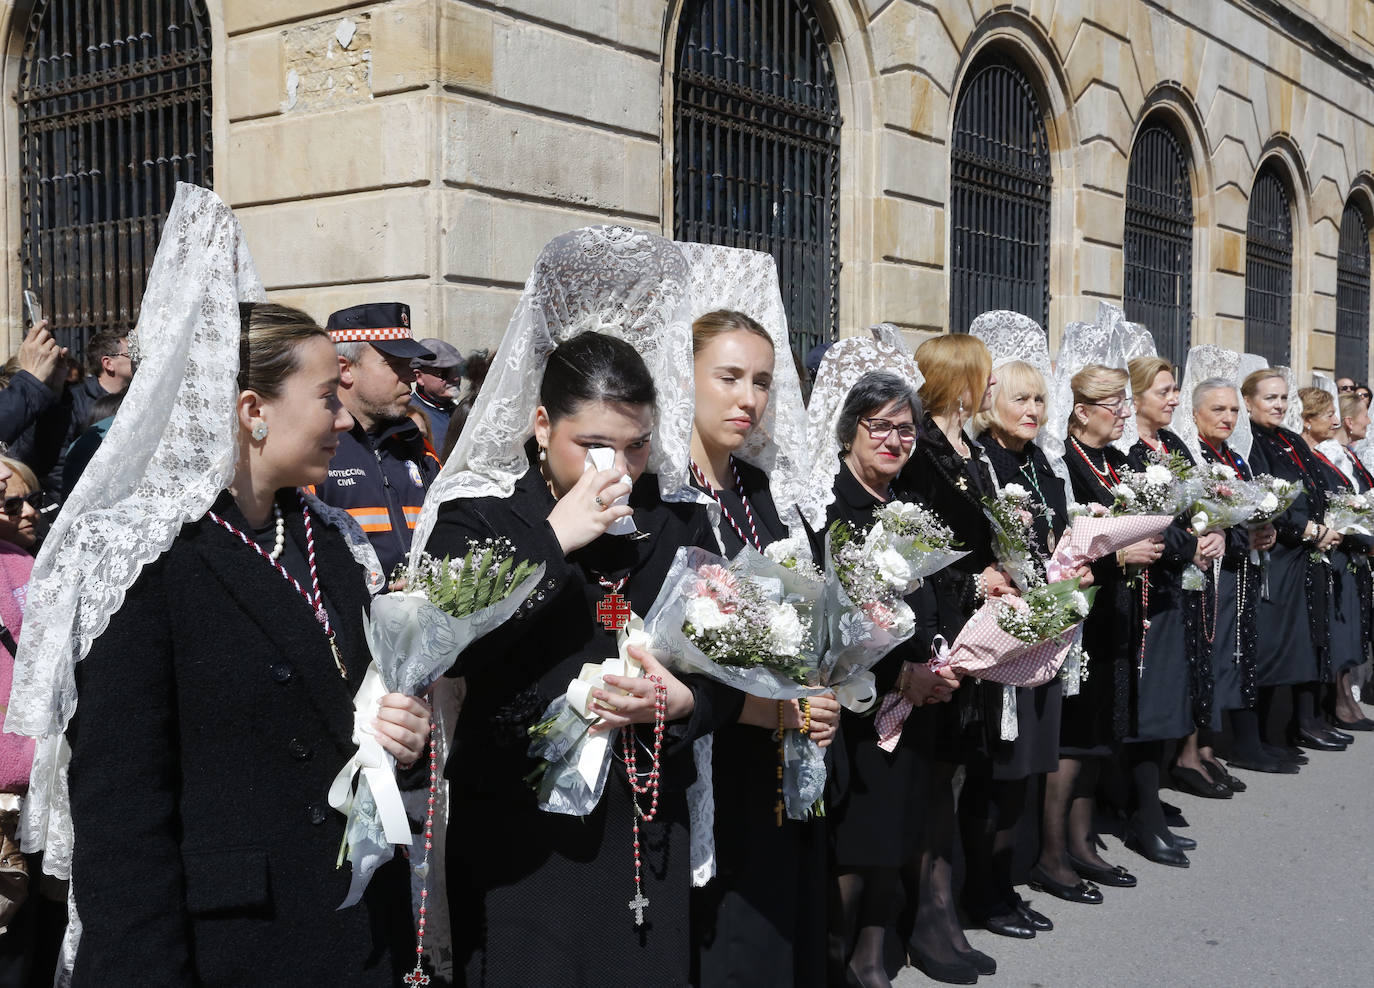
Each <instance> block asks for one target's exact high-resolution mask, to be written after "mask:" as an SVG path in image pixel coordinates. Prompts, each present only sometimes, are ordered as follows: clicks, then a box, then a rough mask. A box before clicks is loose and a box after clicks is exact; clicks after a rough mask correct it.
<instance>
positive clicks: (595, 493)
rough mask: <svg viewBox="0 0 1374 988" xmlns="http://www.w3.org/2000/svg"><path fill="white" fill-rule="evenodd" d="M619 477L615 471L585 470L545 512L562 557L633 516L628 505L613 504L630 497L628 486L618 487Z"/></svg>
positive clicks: (632, 510) (620, 484)
mask: <svg viewBox="0 0 1374 988" xmlns="http://www.w3.org/2000/svg"><path fill="white" fill-rule="evenodd" d="M622 476H624V475H623V474H621V473H620V472H619V471H617V470H588V471H587V472H586V473H584V474H583V475H582V476H581V477H579V478H578V480H577V483H576V484H573V486H572V489H571V490H570V491H568V493H566V494H564V495H563V496H562V497H560V498H559V499H558V503H557V504H555V505H554V506H553V510H552V511H550V512H549V526H550V527H551V528H552V529H553V534H554V535H556V536H557V537H558V544H559V545H560V546H562V547H563V555H565V556H566V555H568V553H570V552H573V551H574V550H576V549H581V548H582V547H583V546H584V545H586V544H587V543H589V542H591V541H592V540H594V539H596V538H597V537H598V536H600V535H603V534H604V533H605V531H606V529H607V528H609V527H610V526H611V523H612V522H614V521H616V520H617V519H620V518H626V517H628V516H630V515H632V514H634V509H633V508H631V507H630V506H629V505H628V504H616V503H615V499H616V498H618V497H622V496H624V495H626V494H628V493H630V485H629V484H625V483H621V480H620V478H621V477H622Z"/></svg>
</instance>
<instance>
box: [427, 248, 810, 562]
mask: <svg viewBox="0 0 1374 988" xmlns="http://www.w3.org/2000/svg"><path fill="white" fill-rule="evenodd" d="M713 309H736V310H739V311H741V312H744V313H745V314H747V315H749V316H751V317H753V318H754V319H756V320H757V321H758V322H760V323H761V324H762V325H763V326H764V327H765V328H766V329H767V330H768V333H769V335H770V336H771V337H772V338H773V345H774V347H775V349H776V350H777V353H778V354H779V358H780V359H778V360H777V364H776V368H775V379H774V388H775V390H774V399H773V400H772V401H770V402H769V407H768V410H767V413H766V414H765V415H764V417H763V419H762V421H761V422H760V423H759V425H758V427H757V428H756V429H755V433H754V435H753V436H752V437H751V441H750V442H749V443H747V444H746V445H745V447H744V448H743V449H741V450H740V453H739V455H740V456H741V458H743V459H745V460H747V461H748V462H750V463H754V464H755V465H757V466H759V467H761V468H763V469H765V470H768V471H769V472H770V474H771V476H772V490H773V496H774V500H775V502H776V503H777V506H778V510H779V513H780V514H782V513H784V512H785V511H786V509H787V507H788V506H790V505H791V504H795V503H796V499H797V497H798V496H799V492H801V491H802V489H803V488H804V486H805V484H806V476H805V473H806V471H805V464H804V462H801V461H799V460H798V459H797V458H796V453H797V451H799V450H801V449H803V446H804V436H805V418H804V411H803V408H802V404H801V385H800V383H799V381H798V380H797V372H796V368H795V366H794V365H793V363H792V361H791V360H789V359H786V354H787V353H788V342H787V322H786V316H785V314H784V310H783V306H782V293H781V292H780V290H779V288H778V278H777V268H776V266H775V265H774V262H773V259H772V257H770V256H769V255H767V254H762V253H759V252H757V251H748V250H740V249H736V248H730V247H717V246H710V245H705V244H693V243H679V242H675V241H672V240H667V239H665V238H663V237H659V236H655V235H654V234H651V233H644V232H642V231H639V230H632V229H629V228H627V227H611V226H596V227H585V228H583V229H579V230H573V231H571V232H570V233H565V234H563V235H561V236H559V237H555V238H554V239H553V240H551V241H550V242H549V243H548V244H546V245H545V247H544V249H543V250H542V251H541V252H540V254H539V257H538V258H537V259H536V260H535V264H534V269H533V270H532V271H531V273H530V276H529V279H528V281H526V283H525V289H524V292H523V293H522V294H521V296H520V301H519V303H518V304H517V305H516V308H515V313H514V314H513V315H512V316H511V321H510V325H509V326H508V327H507V329H506V335H505V337H504V338H503V339H502V341H501V345H500V347H499V348H498V349H497V351H496V356H495V357H494V358H493V359H492V362H491V369H490V370H489V371H488V373H487V378H486V382H485V383H484V385H483V387H482V391H481V393H480V394H479V396H478V398H477V401H476V403H475V405H474V406H473V409H472V414H471V416H469V418H468V422H467V425H466V426H465V427H464V429H463V432H462V435H461V436H460V437H459V439H458V443H457V445H456V446H455V447H454V449H453V452H452V454H451V455H450V456H449V459H448V462H447V463H445V465H444V468H443V470H442V471H440V473H439V476H438V478H436V480H435V482H434V484H433V485H432V486H431V487H430V489H429V492H428V493H427V494H426V496H425V504H424V507H423V508H422V509H421V512H420V518H419V521H418V522H417V523H416V526H415V533H414V542H413V546H414V551H415V553H416V554H417V555H418V552H419V550H421V549H423V548H424V545H425V543H426V542H427V541H428V540H429V535H430V533H431V532H432V531H433V530H434V523H435V520H436V518H437V517H438V511H439V507H440V506H441V505H442V504H444V503H445V502H446V501H450V500H452V499H454V498H459V497H487V496H497V497H505V496H508V495H509V494H510V493H511V491H512V490H514V488H515V482H516V480H517V479H519V477H520V476H522V475H523V474H524V472H525V471H526V469H528V463H527V462H526V459H525V453H524V444H525V442H526V441H527V440H528V439H529V437H530V436H531V435H532V434H533V430H534V411H535V409H536V408H537V407H538V405H539V385H540V382H541V381H542V379H543V376H544V367H545V364H546V363H547V360H548V355H549V353H550V352H552V350H553V348H554V347H555V346H556V345H557V344H558V343H560V342H562V341H564V340H567V339H571V338H572V337H574V336H576V335H578V334H579V333H583V332H586V331H588V330H596V331H599V332H604V333H608V334H611V335H614V336H617V337H619V338H621V339H624V340H625V341H626V342H628V343H630V344H631V345H632V346H634V347H635V348H636V349H637V350H638V351H639V353H640V355H641V356H642V357H643V358H644V362H645V364H647V365H648V368H649V371H650V373H652V375H653V378H654V386H655V389H656V390H657V399H658V400H657V410H658V415H657V419H656V421H655V424H654V432H653V451H652V454H651V456H650V460H649V470H651V471H653V472H655V473H657V474H658V478H659V487H660V491H661V493H662V494H663V496H664V498H666V499H668V500H691V499H695V497H696V495H695V493H694V492H693V491H692V489H691V488H690V487H689V486H687V483H686V478H687V476H688V463H689V461H690V457H691V436H692V410H693V407H694V375H693V364H692V321H693V320H694V319H696V317H697V316H700V315H702V314H704V313H706V312H709V311H711V310H713Z"/></svg>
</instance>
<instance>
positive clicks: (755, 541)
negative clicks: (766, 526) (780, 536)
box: [691, 456, 763, 552]
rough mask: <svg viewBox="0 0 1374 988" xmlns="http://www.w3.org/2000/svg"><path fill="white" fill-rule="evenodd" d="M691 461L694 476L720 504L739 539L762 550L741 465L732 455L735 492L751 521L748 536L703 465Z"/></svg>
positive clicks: (745, 514) (731, 463)
mask: <svg viewBox="0 0 1374 988" xmlns="http://www.w3.org/2000/svg"><path fill="white" fill-rule="evenodd" d="M691 462H692V476H693V477H695V478H696V482H697V483H698V484H700V485H701V487H702V489H703V490H704V491H706V493H707V494H709V495H710V496H711V497H712V499H714V500H715V502H716V504H717V505H719V506H720V513H721V514H723V515H724V516H725V520H726V521H728V522H729V523H730V527H731V528H733V529H734V530H735V534H736V535H738V536H739V540H740V541H741V542H743V543H744V544H745V545H752V546H753V547H754V548H755V549H757V550H759V552H762V551H763V544H762V543H761V542H760V541H759V529H758V526H757V525H756V524H754V509H753V508H752V507H750V505H749V496H748V495H747V494H745V493H744V481H743V480H741V479H740V476H739V467H737V466H735V458H734V457H733V456H732V457H730V472H731V473H733V474H734V475H735V493H736V494H738V495H739V499H740V500H741V501H742V502H744V518H745V521H747V522H749V535H748V537H746V536H745V534H744V529H742V528H741V527H740V525H739V522H737V521H735V516H734V515H732V514H730V509H729V508H727V507H726V506H725V502H724V501H722V500H721V499H720V492H719V491H717V490H716V489H715V488H714V487H712V486H711V482H710V481H709V480H707V479H706V474H704V473H702V471H701V467H699V466H697V464H696V461H695V460H693V461H691Z"/></svg>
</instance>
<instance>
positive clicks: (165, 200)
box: [17, 0, 211, 353]
mask: <svg viewBox="0 0 1374 988" xmlns="http://www.w3.org/2000/svg"><path fill="white" fill-rule="evenodd" d="M210 44H211V41H210V19H209V16H208V14H207V12H206V8H205V4H204V2H203V0H105V2H96V0H39V2H38V3H37V4H36V5H35V7H34V11H33V14H32V16H31V17H30V18H29V23H28V29H27V34H26V37H25V42H24V51H23V55H22V58H21V61H20V69H19V91H18V97H17V98H18V104H19V147H20V162H21V164H20V194H21V211H22V213H21V215H22V220H21V228H22V234H23V239H22V241H21V243H20V262H21V265H22V268H23V283H24V287H25V288H27V289H30V290H32V291H34V292H35V293H36V294H37V296H38V298H39V300H40V301H41V303H42V306H43V313H44V315H45V316H46V317H47V318H48V320H49V322H50V324H51V326H52V329H53V332H54V334H55V335H56V336H57V338H58V340H59V341H60V342H62V343H63V344H64V345H66V346H69V347H71V348H72V350H73V352H74V353H80V352H81V350H82V348H83V346H84V344H85V341H86V340H87V339H88V338H89V336H90V334H91V333H93V332H95V331H96V330H100V329H125V330H127V329H131V328H132V327H133V326H134V324H135V323H136V322H137V320H138V310H139V305H140V303H141V302H142V299H143V287H144V281H145V278H146V276H147V272H148V269H149V268H150V267H151V266H152V261H153V255H154V253H155V252H156V250H157V243H158V238H159V236H160V235H161V232H162V223H163V220H164V219H165V218H166V215H167V210H168V209H169V208H170V207H171V203H172V198H173V196H174V195H175V191H176V183H177V182H178V181H183V182H191V183H194V184H197V185H207V186H208V185H210V184H211V156H210V152H211V118H210Z"/></svg>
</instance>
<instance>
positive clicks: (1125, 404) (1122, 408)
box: [1083, 398, 1132, 417]
mask: <svg viewBox="0 0 1374 988" xmlns="http://www.w3.org/2000/svg"><path fill="white" fill-rule="evenodd" d="M1083 404H1085V405H1094V406H1096V407H1097V408H1105V409H1107V411H1109V412H1111V413H1112V414H1113V415H1116V416H1118V417H1119V416H1122V415H1125V414H1126V413H1127V412H1128V411H1129V410H1130V407H1131V404H1132V400H1131V399H1130V398H1118V399H1116V401H1085V402H1084V403H1083Z"/></svg>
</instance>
